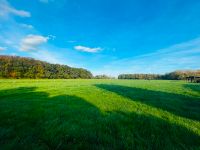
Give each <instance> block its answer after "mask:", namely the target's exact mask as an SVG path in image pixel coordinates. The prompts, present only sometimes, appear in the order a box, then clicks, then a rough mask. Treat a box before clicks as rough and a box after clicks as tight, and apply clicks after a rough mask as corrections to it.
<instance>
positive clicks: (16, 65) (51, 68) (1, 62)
mask: <svg viewBox="0 0 200 150" xmlns="http://www.w3.org/2000/svg"><path fill="white" fill-rule="evenodd" d="M92 77H93V76H92V73H91V72H90V71H88V70H86V69H82V68H72V67H69V66H67V65H59V64H50V63H47V62H44V61H39V60H35V59H33V58H26V57H18V56H4V55H0V78H15V79H20V78H28V79H38V78H44V79H45V78H46V79H78V78H82V79H90V78H92Z"/></svg>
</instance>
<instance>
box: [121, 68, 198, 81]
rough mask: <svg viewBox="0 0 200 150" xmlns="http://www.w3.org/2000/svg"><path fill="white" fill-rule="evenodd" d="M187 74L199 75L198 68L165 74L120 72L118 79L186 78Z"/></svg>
mask: <svg viewBox="0 0 200 150" xmlns="http://www.w3.org/2000/svg"><path fill="white" fill-rule="evenodd" d="M189 76H200V70H180V71H173V72H170V73H166V74H163V75H161V74H120V75H119V76H118V79H145V80H186V79H187V77H189Z"/></svg>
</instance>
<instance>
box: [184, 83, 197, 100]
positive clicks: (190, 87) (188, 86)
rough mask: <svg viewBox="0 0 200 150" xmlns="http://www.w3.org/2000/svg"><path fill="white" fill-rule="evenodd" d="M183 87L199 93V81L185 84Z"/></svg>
mask: <svg viewBox="0 0 200 150" xmlns="http://www.w3.org/2000/svg"><path fill="white" fill-rule="evenodd" d="M184 87H185V88H189V89H191V90H193V91H195V92H198V93H200V83H197V84H185V85H184ZM199 98H200V97H199Z"/></svg>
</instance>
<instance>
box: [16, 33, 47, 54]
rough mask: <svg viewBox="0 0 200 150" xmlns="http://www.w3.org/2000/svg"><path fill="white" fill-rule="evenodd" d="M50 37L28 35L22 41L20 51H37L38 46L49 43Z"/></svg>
mask: <svg viewBox="0 0 200 150" xmlns="http://www.w3.org/2000/svg"><path fill="white" fill-rule="evenodd" d="M48 39H49V37H44V36H41V35H32V34H30V35H27V36H26V37H25V38H23V39H22V40H21V43H20V50H21V51H32V50H36V49H37V47H38V46H40V45H41V44H43V43H46V42H47V41H48Z"/></svg>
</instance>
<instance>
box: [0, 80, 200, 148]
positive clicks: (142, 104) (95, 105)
mask: <svg viewBox="0 0 200 150" xmlns="http://www.w3.org/2000/svg"><path fill="white" fill-rule="evenodd" d="M0 149H20V150H21V149H145V150H146V149H153V150H154V149H162V150H163V149H169V150H172V149H200V84H192V83H186V82H184V81H144V80H0Z"/></svg>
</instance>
